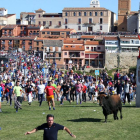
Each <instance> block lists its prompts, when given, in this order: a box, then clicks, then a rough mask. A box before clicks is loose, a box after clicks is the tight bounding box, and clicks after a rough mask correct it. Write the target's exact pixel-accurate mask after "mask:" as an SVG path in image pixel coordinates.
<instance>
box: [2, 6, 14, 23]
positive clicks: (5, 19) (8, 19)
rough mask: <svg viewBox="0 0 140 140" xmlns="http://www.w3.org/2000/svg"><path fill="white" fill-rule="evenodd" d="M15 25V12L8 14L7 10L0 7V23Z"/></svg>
mask: <svg viewBox="0 0 140 140" xmlns="http://www.w3.org/2000/svg"><path fill="white" fill-rule="evenodd" d="M7 24H14V25H16V14H8V10H7V9H5V8H0V25H7Z"/></svg>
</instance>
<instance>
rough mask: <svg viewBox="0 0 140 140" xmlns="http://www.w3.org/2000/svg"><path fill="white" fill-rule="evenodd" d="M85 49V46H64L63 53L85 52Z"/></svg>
mask: <svg viewBox="0 0 140 140" xmlns="http://www.w3.org/2000/svg"><path fill="white" fill-rule="evenodd" d="M84 50H85V47H84V46H83V45H64V46H63V51H84Z"/></svg>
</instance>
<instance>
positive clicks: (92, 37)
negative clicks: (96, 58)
mask: <svg viewBox="0 0 140 140" xmlns="http://www.w3.org/2000/svg"><path fill="white" fill-rule="evenodd" d="M95 37H96V36H93V35H82V36H81V38H85V39H94V38H95Z"/></svg>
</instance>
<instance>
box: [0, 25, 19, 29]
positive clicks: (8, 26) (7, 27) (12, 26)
mask: <svg viewBox="0 0 140 140" xmlns="http://www.w3.org/2000/svg"><path fill="white" fill-rule="evenodd" d="M15 27H17V25H6V26H5V27H4V28H2V29H14V28H15Z"/></svg>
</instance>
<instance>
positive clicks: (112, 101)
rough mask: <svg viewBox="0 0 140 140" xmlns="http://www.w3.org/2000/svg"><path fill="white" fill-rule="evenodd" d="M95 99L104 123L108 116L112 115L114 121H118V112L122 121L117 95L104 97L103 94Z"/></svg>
mask: <svg viewBox="0 0 140 140" xmlns="http://www.w3.org/2000/svg"><path fill="white" fill-rule="evenodd" d="M97 99H98V100H99V105H100V106H102V109H103V114H104V116H105V122H106V123H107V116H108V115H109V114H114V120H118V119H119V118H118V116H117V113H118V110H119V111H120V118H121V119H122V103H121V99H120V97H119V96H118V95H112V96H106V95H105V94H100V95H99V96H98V98H97Z"/></svg>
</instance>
